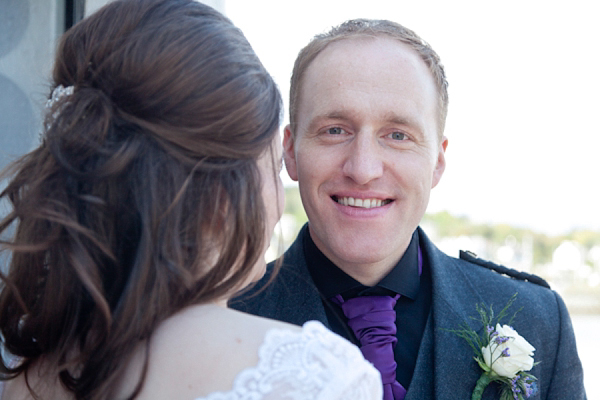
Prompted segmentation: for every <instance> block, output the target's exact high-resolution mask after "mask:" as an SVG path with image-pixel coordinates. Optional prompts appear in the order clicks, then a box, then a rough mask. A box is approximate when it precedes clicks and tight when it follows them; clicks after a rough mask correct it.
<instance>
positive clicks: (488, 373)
mask: <svg viewBox="0 0 600 400" xmlns="http://www.w3.org/2000/svg"><path fill="white" fill-rule="evenodd" d="M516 297H517V294H516V293H515V294H514V295H513V296H512V297H511V299H510V300H509V301H508V303H507V304H506V306H505V307H504V308H503V309H502V310H501V311H500V312H499V313H498V316H494V310H493V309H492V307H491V306H490V307H487V306H486V305H485V304H477V305H476V306H475V309H476V310H477V313H478V314H479V318H475V317H473V319H476V320H477V319H479V320H480V321H481V323H482V324H483V326H484V327H485V329H484V331H483V334H481V335H479V334H477V332H475V331H474V330H472V329H471V328H469V325H468V324H467V323H466V322H465V323H463V324H462V325H461V326H460V328H459V329H452V330H450V332H452V333H455V334H456V335H458V336H459V337H461V338H463V339H465V340H466V341H467V342H468V343H469V345H470V346H471V348H472V349H473V350H474V352H475V356H474V359H475V361H477V364H479V366H480V367H481V369H482V370H483V372H482V374H481V377H480V378H479V380H478V381H477V384H476V385H475V389H474V390H473V395H472V396H471V400H480V399H481V396H482V395H483V391H484V390H485V388H486V387H487V386H488V385H489V384H490V383H491V382H498V383H500V385H501V387H502V389H501V390H502V392H501V395H500V399H501V400H524V399H526V398H529V397H530V396H531V395H532V394H533V393H535V390H536V386H535V381H536V378H535V376H533V375H531V374H529V373H527V371H530V370H531V368H533V366H534V365H536V364H537V363H534V361H533V352H534V351H535V348H534V347H533V346H532V345H531V344H529V342H527V340H525V339H524V338H523V337H522V336H521V335H519V334H518V333H517V331H516V330H514V329H513V328H512V327H511V326H510V325H511V323H512V321H513V319H514V318H515V316H516V315H517V313H518V312H519V311H520V309H519V310H517V311H516V312H515V313H514V314H513V316H512V317H511V318H510V320H509V321H508V323H507V324H506V325H500V322H501V321H502V320H503V319H504V318H505V317H506V316H507V313H508V309H509V308H510V306H511V305H512V304H513V302H514V301H515V299H516Z"/></svg>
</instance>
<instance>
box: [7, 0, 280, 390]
mask: <svg viewBox="0 0 600 400" xmlns="http://www.w3.org/2000/svg"><path fill="white" fill-rule="evenodd" d="M52 87H53V91H52V95H51V96H49V97H50V101H49V106H48V109H47V110H46V113H47V116H46V120H45V123H44V131H43V133H42V136H41V143H40V145H39V146H38V147H37V148H36V149H34V150H33V151H31V152H30V153H28V154H26V155H25V156H23V157H22V158H21V159H19V160H17V161H16V162H15V163H14V164H13V165H12V167H11V168H10V169H8V170H7V171H5V172H4V175H3V177H4V178H7V180H8V185H7V186H6V188H5V189H4V190H3V192H2V193H1V194H0V198H3V199H4V200H9V201H10V203H11V205H12V210H11V213H10V214H8V216H7V217H6V218H4V220H3V221H2V222H1V223H0V234H1V235H2V237H3V238H5V237H8V236H9V235H10V236H11V238H10V239H9V240H8V241H6V242H2V248H3V250H5V251H6V250H8V251H11V257H10V266H9V272H8V274H7V276H6V277H3V280H4V284H3V286H2V290H1V292H0V333H1V334H2V338H3V344H4V349H5V351H6V353H7V354H10V355H12V356H14V357H12V359H13V360H17V361H16V362H10V361H8V360H3V361H2V363H0V377H1V378H2V379H3V380H5V381H7V385H6V390H5V397H6V396H8V395H9V394H10V398H13V395H12V394H15V393H17V394H15V396H16V398H19V397H23V396H25V395H26V393H27V390H26V388H27V385H26V383H25V381H26V378H27V380H28V382H29V384H30V386H31V388H32V389H34V390H35V389H36V388H38V389H39V390H37V391H35V393H36V394H38V395H39V396H40V398H41V399H47V398H51V399H55V398H61V397H66V398H69V397H71V398H85V399H104V398H111V397H110V396H111V393H113V392H114V390H115V388H117V387H121V386H123V385H122V382H125V383H127V385H128V386H127V387H123V391H122V393H123V394H124V395H125V396H124V397H125V398H126V397H128V396H130V395H133V394H136V391H138V390H139V389H142V387H143V388H144V389H143V390H146V389H145V388H146V387H147V386H143V385H142V384H143V383H144V379H143V378H144V377H145V376H146V374H145V373H144V371H143V368H142V369H141V371H140V373H135V371H134V370H135V368H133V367H132V365H134V364H135V363H136V362H138V361H132V359H134V360H141V361H139V362H141V364H140V365H142V366H144V365H145V362H146V360H147V362H148V364H147V365H148V373H149V374H153V373H154V372H153V371H155V367H156V368H159V369H160V368H162V367H161V364H155V361H154V360H160V362H161V363H162V364H165V363H166V362H167V361H166V358H167V357H166V354H168V351H166V350H165V349H168V348H169V347H167V346H171V348H172V349H173V351H180V352H185V353H186V354H188V355H189V354H190V353H192V352H195V351H197V353H194V354H197V356H198V357H195V358H196V360H197V361H198V360H199V359H201V354H205V353H203V351H204V352H207V351H213V350H215V349H218V351H219V352H220V354H222V355H223V354H229V350H228V349H227V348H226V347H225V346H226V345H229V344H230V343H229V342H231V340H229V342H228V341H227V338H228V334H229V333H230V332H228V333H221V334H219V333H218V332H216V331H212V330H211V329H213V328H212V326H211V324H212V322H211V321H210V320H209V319H204V318H200V319H199V321H192V322H193V324H196V325H190V326H189V327H187V329H185V330H184V331H186V332H188V333H186V332H177V334H175V335H173V336H172V337H170V336H169V335H165V337H168V338H169V340H168V341H167V342H168V345H167V344H166V343H165V344H163V340H162V339H160V338H161V337H163V334H162V333H161V332H162V331H163V330H164V331H170V328H169V326H171V325H178V324H180V322H178V321H180V319H181V318H183V317H184V316H185V315H187V314H188V313H191V312H196V311H195V310H196V309H201V308H202V307H209V306H199V305H207V304H211V303H214V302H217V301H220V302H222V301H224V300H225V299H227V298H228V297H229V296H231V295H232V294H233V293H234V292H235V291H237V290H239V289H240V288H241V287H243V286H244V285H245V284H246V283H248V282H249V280H251V279H252V278H253V275H255V274H256V271H257V267H256V265H259V266H260V265H261V263H262V266H263V267H264V262H263V261H262V257H263V254H264V250H265V248H266V243H267V242H268V236H269V235H270V232H269V230H270V229H271V228H272V226H268V225H269V223H268V222H266V221H269V220H270V216H269V213H268V212H267V211H266V209H265V205H264V200H263V197H262V190H263V187H264V183H265V178H264V177H263V176H262V175H264V174H263V173H262V170H261V168H260V167H259V161H260V160H261V159H262V157H263V156H264V155H265V154H268V155H271V154H272V153H271V151H273V146H274V144H275V143H276V141H277V138H278V135H277V131H278V127H279V124H280V117H281V107H282V102H281V97H280V94H279V91H278V89H277V87H276V85H275V83H274V82H273V80H272V78H271V77H270V75H269V74H268V73H267V71H266V70H265V69H264V67H263V66H262V64H261V63H260V61H259V60H258V58H257V56H256V55H255V53H254V52H253V50H252V48H251V46H250V44H249V43H248V42H247V40H246V39H245V38H244V36H243V34H242V33H241V31H239V30H238V29H237V28H236V27H235V26H233V24H232V23H231V22H230V21H229V20H228V19H226V18H225V17H223V16H222V15H221V14H219V13H218V12H216V11H215V10H213V9H212V8H210V7H208V6H206V5H203V4H201V3H199V2H196V1H193V0H116V1H113V2H111V3H109V4H108V5H107V6H105V7H104V8H102V9H101V10H99V11H98V12H97V13H95V14H93V15H92V16H91V17H89V18H86V19H85V20H83V21H82V22H80V23H79V24H77V25H76V26H74V27H73V28H71V29H70V30H69V31H68V32H67V33H65V35H64V36H63V37H62V38H61V41H60V44H59V47H58V51H57V56H56V61H55V67H54V72H53V83H52ZM17 134H18V133H17ZM268 176H269V177H271V176H272V177H273V179H276V175H275V172H273V171H271V173H270V174H269V175H268ZM271 231H272V229H271ZM11 232H15V233H14V235H12V234H11ZM260 268H262V267H259V269H260ZM192 322H190V321H188V323H190V324H191V323H192ZM178 329H183V327H182V326H179V328H178ZM236 329H237V331H236V332H240V334H241V333H243V331H248V329H249V328H246V327H245V326H242V325H240V326H238V327H237V328H236ZM248 333H249V336H248V337H245V336H244V341H245V343H247V345H240V350H239V351H238V353H239V354H240V358H239V361H233V360H231V361H230V363H231V365H232V367H231V369H232V371H231V374H234V371H233V369H235V368H234V367H233V366H234V365H239V367H240V368H242V367H243V366H244V365H246V364H244V363H245V362H247V363H250V362H251V361H250V359H248V360H247V361H244V357H242V355H243V354H246V353H244V350H241V349H242V347H244V348H246V347H245V346H248V350H247V354H253V353H256V347H257V346H258V342H260V341H261V340H262V338H263V336H264V335H262V333H261V332H260V329H258V327H257V332H256V337H254V335H255V333H254V332H253V331H252V330H250V331H248ZM185 335H188V336H185ZM205 335H206V336H205ZM261 335H262V336H261ZM183 338H187V340H188V342H187V343H188V344H187V346H188V347H189V349H188V350H186V351H184V350H183V349H181V348H178V347H177V346H178V343H179V340H180V339H183ZM211 338H212V339H211ZM192 339H194V342H193V343H192ZM197 340H199V341H200V342H197ZM211 341H212V343H211V344H209V345H207V346H204V345H203V343H209V342H211ZM250 341H254V342H256V343H254V342H252V343H249V342H250ZM148 343H149V344H150V345H149V347H148V346H147V344H148ZM198 343H199V344H198ZM221 344H222V345H223V346H224V347H223V348H222V349H221V348H219V346H221ZM232 344H233V345H235V341H234V342H233V343H232ZM253 346H254V348H253ZM161 354H165V360H162V359H161V358H160V357H161V356H160V355H161ZM171 357H173V358H174V359H172V360H171V361H172V363H171V365H173V367H172V369H173V371H181V374H185V373H186V372H185V371H184V370H183V369H179V367H177V359H178V358H179V360H180V361H181V363H182V364H183V363H184V361H185V358H184V357H183V356H179V357H178V356H177V354H171ZM211 357H212V356H211ZM248 357H250V356H248ZM132 363H133V364H132ZM236 363H238V364H236ZM199 365H204V364H202V363H200V364H199ZM211 365H212V368H211ZM206 366H207V370H206V371H202V372H203V373H207V374H209V373H211V372H214V373H215V375H217V374H220V373H221V372H222V373H223V378H222V379H226V376H227V370H228V369H227V368H229V365H224V366H223V368H224V369H223V370H222V371H217V368H216V366H217V365H216V364H215V361H214V359H212V358H211V359H208V358H207V362H206ZM195 369H198V367H196V368H195ZM131 371H132V372H131ZM164 373H165V375H166V374H167V371H164ZM169 373H170V372H169ZM181 374H179V373H178V372H174V375H173V376H179V375H181ZM231 374H230V375H231ZM124 375H126V376H128V377H131V379H129V378H128V379H126V380H123V376H124ZM152 378H153V379H154V375H152ZM145 382H146V383H153V381H152V380H151V379H146V381H145ZM207 382H208V380H207ZM126 389H131V392H130V393H127V391H126ZM151 390H154V389H151ZM21 395H23V396H21ZM144 395H145V394H144ZM27 396H29V395H27Z"/></svg>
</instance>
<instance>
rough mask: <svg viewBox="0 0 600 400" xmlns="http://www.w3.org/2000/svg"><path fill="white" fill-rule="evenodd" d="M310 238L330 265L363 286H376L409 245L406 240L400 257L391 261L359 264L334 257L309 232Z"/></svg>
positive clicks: (383, 260) (359, 262) (384, 260)
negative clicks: (333, 265)
mask: <svg viewBox="0 0 600 400" xmlns="http://www.w3.org/2000/svg"><path fill="white" fill-rule="evenodd" d="M309 233H310V237H311V239H312V240H313V242H314V243H315V246H317V248H318V249H319V250H320V251H321V252H322V253H323V255H325V257H327V258H328V259H329V260H330V261H331V262H332V263H334V264H335V265H336V266H337V267H338V268H339V269H341V270H342V271H344V272H345V273H346V274H348V275H350V276H351V277H352V278H354V279H356V280H357V281H358V282H360V283H361V284H363V285H365V286H375V285H377V284H378V283H379V282H380V281H381V280H382V279H383V278H384V277H385V276H386V275H387V274H389V273H390V271H391V270H392V269H394V267H395V266H396V264H398V262H399V261H400V259H401V258H402V256H403V255H404V253H405V252H406V249H407V248H408V246H409V245H410V241H411V238H409V239H408V241H407V243H406V244H405V245H404V246H403V247H404V249H403V250H402V252H401V254H400V256H399V257H398V256H397V255H396V256H395V257H394V258H393V259H391V258H390V259H382V260H377V261H374V262H361V261H360V260H359V261H357V262H353V260H345V259H341V258H339V257H336V256H335V255H334V254H332V253H331V252H329V251H328V249H327V248H325V246H323V245H322V243H321V242H320V241H319V240H318V238H315V235H313V234H312V233H311V232H310V227H309Z"/></svg>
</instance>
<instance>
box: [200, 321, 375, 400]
mask: <svg viewBox="0 0 600 400" xmlns="http://www.w3.org/2000/svg"><path fill="white" fill-rule="evenodd" d="M381 396H382V395H381V378H380V375H379V372H378V371H377V370H376V369H375V368H374V367H373V366H372V365H371V364H370V363H368V362H367V361H365V360H364V358H363V356H362V354H361V352H360V350H359V349H358V348H357V347H356V346H354V345H352V344H351V343H349V342H348V341H346V340H345V339H342V338H341V337H339V336H337V335H336V334H334V333H332V332H330V331H329V330H328V329H327V328H325V327H324V326H323V324H321V323H320V322H318V321H309V322H307V323H305V324H304V326H303V327H302V331H301V332H299V333H296V332H291V331H288V330H285V329H273V330H270V331H269V332H267V334H266V336H265V341H264V342H263V344H262V345H261V347H260V349H259V362H258V365H256V366H254V367H250V368H247V369H245V370H243V371H242V372H240V373H239V374H238V376H237V377H236V379H235V381H234V385H233V389H232V390H231V391H228V392H215V393H211V394H210V395H209V396H208V397H203V398H197V399H196V400H242V399H243V400H246V399H248V400H262V399H273V400H275V399H284V398H285V399H290V400H306V399H323V400H331V399H337V398H339V399H357V400H360V399H365V400H368V399H381Z"/></svg>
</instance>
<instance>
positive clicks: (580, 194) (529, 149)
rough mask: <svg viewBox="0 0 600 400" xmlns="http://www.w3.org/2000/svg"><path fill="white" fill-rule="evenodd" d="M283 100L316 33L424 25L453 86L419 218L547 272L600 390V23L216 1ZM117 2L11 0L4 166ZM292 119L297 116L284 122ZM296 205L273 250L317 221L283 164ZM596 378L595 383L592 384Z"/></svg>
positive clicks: (444, 4) (4, 46)
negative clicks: (373, 25) (94, 16)
mask: <svg viewBox="0 0 600 400" xmlns="http://www.w3.org/2000/svg"><path fill="white" fill-rule="evenodd" d="M204 2H205V3H207V4H209V5H211V6H213V7H215V8H217V9H218V10H220V11H221V12H223V13H225V14H226V15H227V16H228V17H229V18H231V19H232V21H233V22H234V23H235V24H236V25H237V26H239V27H240V28H241V29H242V30H243V31H244V33H245V34H246V36H247V37H248V40H249V41H250V43H251V44H252V45H253V47H254V49H255V50H256V52H257V53H258V55H259V57H260V58H261V60H262V61H263V63H264V64H265V66H266V68H267V69H268V70H269V71H270V72H271V74H272V75H273V77H274V78H275V80H276V81H277V83H278V84H279V86H280V89H281V91H282V93H283V95H284V98H285V99H286V110H287V97H288V87H289V78H290V74H291V71H292V65H293V62H294V59H295V57H296V55H297V53H298V51H299V50H300V48H302V47H303V46H304V45H305V44H306V43H308V41H309V40H310V39H311V37H312V36H314V35H315V34H318V33H321V32H324V31H327V30H328V29H329V28H330V27H331V26H333V25H337V24H339V23H341V22H343V21H345V20H347V19H351V18H383V19H391V20H394V21H396V22H399V23H401V24H403V25H405V26H407V27H408V28H411V29H413V30H414V31H415V32H417V33H418V34H419V35H420V36H421V37H422V38H423V39H425V40H426V41H428V42H429V43H430V44H431V45H432V47H433V48H434V49H435V50H436V51H437V52H438V54H439V55H440V57H441V58H442V62H443V63H444V66H445V68H446V72H447V76H448V80H449V82H450V87H449V92H450V107H449V114H448V121H447V126H446V132H445V134H446V136H447V137H448V138H449V146H448V150H447V153H446V154H447V168H446V172H445V174H444V177H443V179H442V181H441V183H440V184H439V185H438V187H437V188H435V189H434V190H433V191H432V196H431V201H430V205H429V209H428V213H427V214H426V216H425V218H424V219H423V221H422V227H423V228H424V229H425V231H426V232H427V234H428V235H429V236H430V237H431V238H432V240H433V241H434V242H435V243H436V244H437V245H438V246H439V247H440V248H441V249H442V250H444V251H445V252H446V253H448V254H449V255H452V256H457V255H458V250H459V249H462V250H471V251H473V252H475V253H476V254H478V256H480V257H482V258H487V259H490V260H493V261H495V262H497V263H501V264H505V265H508V266H510V267H512V268H516V269H519V270H523V271H527V272H531V273H535V274H538V275H540V276H542V277H544V278H545V279H546V280H548V281H549V282H550V284H551V286H552V288H553V289H554V290H556V291H558V292H559V293H560V294H561V296H563V298H564V299H565V301H566V303H567V306H568V308H569V310H570V312H571V315H572V319H573V325H574V327H575V331H576V335H577V340H578V346H579V351H580V357H581V358H582V361H583V362H584V367H585V371H586V383H587V384H586V388H587V390H588V398H590V399H600V390H599V389H596V388H595V387H594V386H592V381H591V378H592V377H593V376H600V368H599V367H598V366H597V363H596V362H595V361H596V360H597V359H599V358H600V346H598V345H599V344H600V341H599V340H598V337H597V334H596V332H598V330H600V211H599V210H598V207H599V204H600V187H599V183H598V181H599V179H598V176H599V172H600V166H599V165H600V164H599V161H598V151H599V149H600V128H599V126H600V124H598V123H597V115H598V110H599V109H600V96H599V95H598V94H599V93H600V74H598V73H597V70H598V65H600V52H599V51H598V49H599V40H600V24H598V23H597V17H598V12H597V10H596V5H595V4H594V2H591V1H589V0H572V1H569V2H564V1H563V2H559V1H552V0H546V1H541V0H521V1H515V0H506V1H504V2H482V1H475V0H453V1H445V0H423V1H417V0H411V1H405V0H387V1H386V0H369V1H354V0H320V1H317V0H303V1H294V0H286V1H282V0H213V1H204ZM105 3H107V1H106V0H87V1H86V0H0V167H3V166H5V165H6V163H7V162H8V161H10V160H11V159H14V158H15V157H16V156H18V155H21V154H23V153H25V152H27V151H29V150H30V149H32V148H33V147H34V146H35V145H36V144H37V138H38V132H39V130H40V127H41V111H42V109H43V104H44V102H45V100H46V97H47V96H48V92H49V87H50V70H51V66H52V59H53V55H54V50H55V47H56V42H57V39H58V37H59V36H60V35H61V34H62V33H63V32H64V31H65V30H66V29H68V28H69V27H70V26H72V25H73V24H74V23H76V22H77V21H79V20H80V19H81V18H83V17H84V16H85V15H88V14H89V13H91V12H93V11H94V10H96V9H97V8H99V7H101V6H102V5H104V4H105ZM287 120H288V117H287V115H286V116H285V119H284V123H287ZM282 178H283V180H284V182H285V186H286V195H287V201H286V209H285V213H284V215H283V217H282V220H281V222H280V224H279V227H278V228H277V230H276V234H275V236H274V238H273V246H272V247H271V248H270V249H269V253H268V255H267V258H268V259H269V260H270V259H273V258H275V257H276V256H277V255H278V254H279V253H280V252H282V251H283V250H284V249H285V248H286V247H287V246H288V245H289V243H291V241H292V240H293V239H294V237H295V235H296V233H297V231H298V230H299V229H300V227H301V226H302V224H304V223H305V221H306V215H305V214H304V211H303V209H302V203H301V200H300V198H299V195H298V190H297V186H296V184H295V182H292V181H291V180H290V179H289V177H288V176H287V173H286V172H285V171H283V172H282ZM595 386H596V387H597V385H595Z"/></svg>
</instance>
